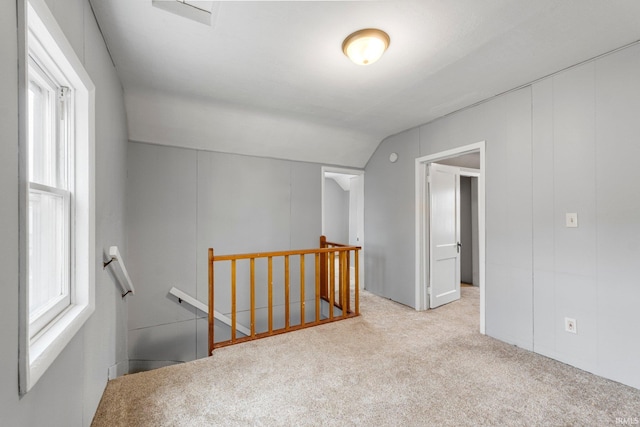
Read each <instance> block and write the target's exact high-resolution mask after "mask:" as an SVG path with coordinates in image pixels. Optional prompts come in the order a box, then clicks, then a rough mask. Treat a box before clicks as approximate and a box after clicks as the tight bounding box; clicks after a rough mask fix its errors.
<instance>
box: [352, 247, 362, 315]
mask: <svg viewBox="0 0 640 427" xmlns="http://www.w3.org/2000/svg"><path fill="white" fill-rule="evenodd" d="M353 253H354V256H355V264H356V265H355V269H356V271H355V273H356V283H355V284H354V286H355V287H356V289H355V292H356V301H355V305H356V307H355V309H356V316H359V315H360V257H359V256H358V255H359V253H358V249H355V250H354V251H353Z"/></svg>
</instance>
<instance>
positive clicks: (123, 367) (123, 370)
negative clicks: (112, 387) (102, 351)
mask: <svg viewBox="0 0 640 427" xmlns="http://www.w3.org/2000/svg"><path fill="white" fill-rule="evenodd" d="M128 373H129V361H128V360H123V361H122V362H118V363H116V364H115V365H113V366H109V369H108V372H107V375H108V379H109V380H113V379H116V378H118V377H121V376H122V375H125V374H128Z"/></svg>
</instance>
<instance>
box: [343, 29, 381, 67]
mask: <svg viewBox="0 0 640 427" xmlns="http://www.w3.org/2000/svg"><path fill="white" fill-rule="evenodd" d="M390 42H391V39H390V38H389V35H388V34H387V33H385V32H384V31H382V30H378V29H377V28H365V29H363V30H358V31H356V32H355V33H352V34H350V35H349V36H347V38H346V39H344V42H342V51H343V52H344V54H345V55H347V57H348V58H349V59H351V60H352V61H353V62H354V63H356V64H358V65H369V64H373V63H374V62H376V61H377V60H378V59H380V57H381V56H382V54H383V53H384V51H385V50H387V48H388V47H389V43H390Z"/></svg>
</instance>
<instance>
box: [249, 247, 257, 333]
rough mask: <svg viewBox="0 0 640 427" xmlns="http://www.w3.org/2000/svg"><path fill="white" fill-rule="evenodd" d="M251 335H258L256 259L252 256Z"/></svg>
mask: <svg viewBox="0 0 640 427" xmlns="http://www.w3.org/2000/svg"><path fill="white" fill-rule="evenodd" d="M249 263H250V264H251V282H250V285H251V289H250V292H251V336H252V337H255V336H256V259H255V258H251V260H250V261H249Z"/></svg>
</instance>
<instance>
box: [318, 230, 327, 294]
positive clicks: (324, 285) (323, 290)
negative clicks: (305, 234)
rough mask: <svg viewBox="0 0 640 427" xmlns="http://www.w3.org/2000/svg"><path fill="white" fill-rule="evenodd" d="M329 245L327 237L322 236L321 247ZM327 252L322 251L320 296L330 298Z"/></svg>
mask: <svg viewBox="0 0 640 427" xmlns="http://www.w3.org/2000/svg"><path fill="white" fill-rule="evenodd" d="M326 247H327V238H326V237H325V236H320V248H321V249H322V248H326ZM327 255H328V254H327V253H326V252H325V253H322V254H321V255H320V297H322V298H325V299H327V298H329V295H328V290H327Z"/></svg>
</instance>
